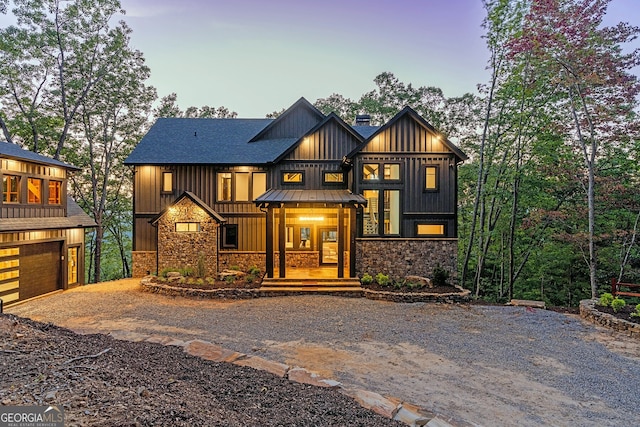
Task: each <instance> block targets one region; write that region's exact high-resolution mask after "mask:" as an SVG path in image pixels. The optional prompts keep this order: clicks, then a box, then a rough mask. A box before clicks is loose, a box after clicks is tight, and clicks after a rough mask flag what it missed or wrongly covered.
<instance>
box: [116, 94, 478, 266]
mask: <svg viewBox="0 0 640 427" xmlns="http://www.w3.org/2000/svg"><path fill="white" fill-rule="evenodd" d="M465 159H466V156H465V155H464V153H462V152H461V151H460V150H459V149H458V148H457V147H455V146H454V145H453V144H452V143H451V142H450V141H448V140H447V139H446V138H444V137H442V136H441V135H440V134H439V133H438V132H437V130H435V129H434V128H433V127H432V126H431V125H429V124H428V123H427V122H426V121H425V120H424V119H422V118H421V117H420V116H419V115H418V114H417V113H416V112H415V111H413V110H412V109H410V108H408V107H407V108H405V109H404V110H402V111H401V112H400V113H398V114H397V115H396V116H395V117H394V118H392V119H391V120H390V121H389V122H388V123H387V124H385V125H384V126H382V127H376V126H368V125H363V126H350V125H348V124H347V123H345V122H344V121H343V120H342V119H341V118H340V117H338V116H337V115H335V114H333V113H332V114H329V115H327V116H325V115H324V114H322V113H321V112H320V111H319V110H317V109H316V108H315V107H314V106H313V105H311V104H310V103H309V102H307V101H306V100H305V99H304V98H301V99H300V100H299V101H298V102H296V103H295V104H294V105H292V106H291V107H290V108H289V109H288V110H286V111H285V112H284V113H283V114H282V115H280V116H279V117H278V118H277V119H275V120H271V119H184V118H167V119H159V120H158V121H157V122H156V123H155V124H154V126H153V127H152V128H151V129H150V131H149V132H148V134H147V135H146V136H145V137H144V138H143V139H142V141H141V142H140V143H139V144H138V146H137V147H136V149H134V151H133V152H132V153H131V155H130V156H129V158H128V159H127V160H126V161H125V164H128V165H130V166H132V167H133V173H134V212H133V214H134V236H133V238H134V243H133V271H134V276H138V277H139V276H144V275H146V274H150V273H156V272H158V271H161V270H162V269H164V268H168V267H176V268H182V267H191V268H193V269H200V270H203V269H205V270H206V271H207V274H210V273H212V272H217V271H219V270H221V269H223V268H229V267H231V266H238V267H241V268H243V269H246V268H249V267H250V266H253V265H256V266H258V267H260V268H262V269H263V271H266V273H267V276H268V277H287V276H288V272H289V274H291V272H292V271H295V269H296V268H304V269H313V268H320V267H322V268H324V269H325V270H326V269H330V270H331V271H333V274H334V275H335V277H336V278H343V277H345V278H348V277H358V276H361V275H363V274H364V273H369V274H372V275H375V274H376V273H378V272H383V273H385V274H390V275H391V276H393V277H404V276H406V275H408V274H415V275H422V276H427V277H430V276H431V274H432V271H433V268H434V267H435V266H441V267H442V268H445V269H446V270H448V271H449V272H450V273H451V275H452V276H455V273H456V260H457V228H456V224H457V221H456V219H457V212H456V205H457V200H456V192H457V164H458V163H460V162H461V161H463V160H465Z"/></svg>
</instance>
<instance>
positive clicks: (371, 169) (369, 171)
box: [362, 163, 380, 181]
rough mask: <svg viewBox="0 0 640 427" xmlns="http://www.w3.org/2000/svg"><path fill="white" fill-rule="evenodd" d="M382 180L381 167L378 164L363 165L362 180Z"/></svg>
mask: <svg viewBox="0 0 640 427" xmlns="http://www.w3.org/2000/svg"><path fill="white" fill-rule="evenodd" d="M379 178H380V165H379V164H377V163H365V164H364V165H362V179H364V180H365V181H372V180H376V179H379Z"/></svg>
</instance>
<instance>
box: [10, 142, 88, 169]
mask: <svg viewBox="0 0 640 427" xmlns="http://www.w3.org/2000/svg"><path fill="white" fill-rule="evenodd" d="M0 156H2V157H8V158H12V159H16V160H27V161H30V162H34V163H40V164H43V165H51V166H59V167H63V168H66V169H72V170H80V168H78V167H76V166H73V165H70V164H67V163H64V162H61V161H59V160H54V159H52V158H51V157H47V156H43V155H42V154H38V153H34V152H33V151H29V150H25V149H24V148H22V147H20V146H19V145H17V144H10V143H8V142H0Z"/></svg>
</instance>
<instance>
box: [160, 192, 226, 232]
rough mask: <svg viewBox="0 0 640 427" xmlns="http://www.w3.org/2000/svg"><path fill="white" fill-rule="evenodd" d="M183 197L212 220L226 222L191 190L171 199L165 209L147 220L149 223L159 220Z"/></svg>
mask: <svg viewBox="0 0 640 427" xmlns="http://www.w3.org/2000/svg"><path fill="white" fill-rule="evenodd" d="M184 199H189V200H191V202H193V203H194V204H195V205H196V206H198V207H199V208H201V209H202V210H203V211H205V212H206V213H207V215H209V216H210V217H211V218H213V219H214V220H216V221H218V222H226V221H227V220H226V219H224V218H223V217H222V216H220V214H218V212H216V211H214V210H213V209H211V207H210V206H209V205H207V204H206V203H205V202H204V201H203V200H202V199H201V198H199V197H198V196H196V195H195V194H193V193H192V192H191V191H185V192H184V193H182V194H181V195H180V196H178V198H177V199H175V200H174V201H173V203H171V204H170V205H169V206H167V207H166V208H165V209H163V210H162V212H160V213H159V214H158V215H156V216H155V217H153V218H151V220H150V221H149V222H150V223H151V224H155V223H157V222H158V221H159V220H160V218H162V217H163V216H164V215H165V214H166V213H167V212H168V211H169V209H170V208H171V207H172V206H175V205H177V204H178V203H180V202H181V201H182V200H184Z"/></svg>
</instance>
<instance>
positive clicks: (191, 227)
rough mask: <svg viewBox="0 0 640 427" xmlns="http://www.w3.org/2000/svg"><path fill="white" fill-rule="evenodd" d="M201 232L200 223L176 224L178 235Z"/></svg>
mask: <svg viewBox="0 0 640 427" xmlns="http://www.w3.org/2000/svg"><path fill="white" fill-rule="evenodd" d="M198 231H200V223H199V222H176V232H178V233H195V232H198Z"/></svg>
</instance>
